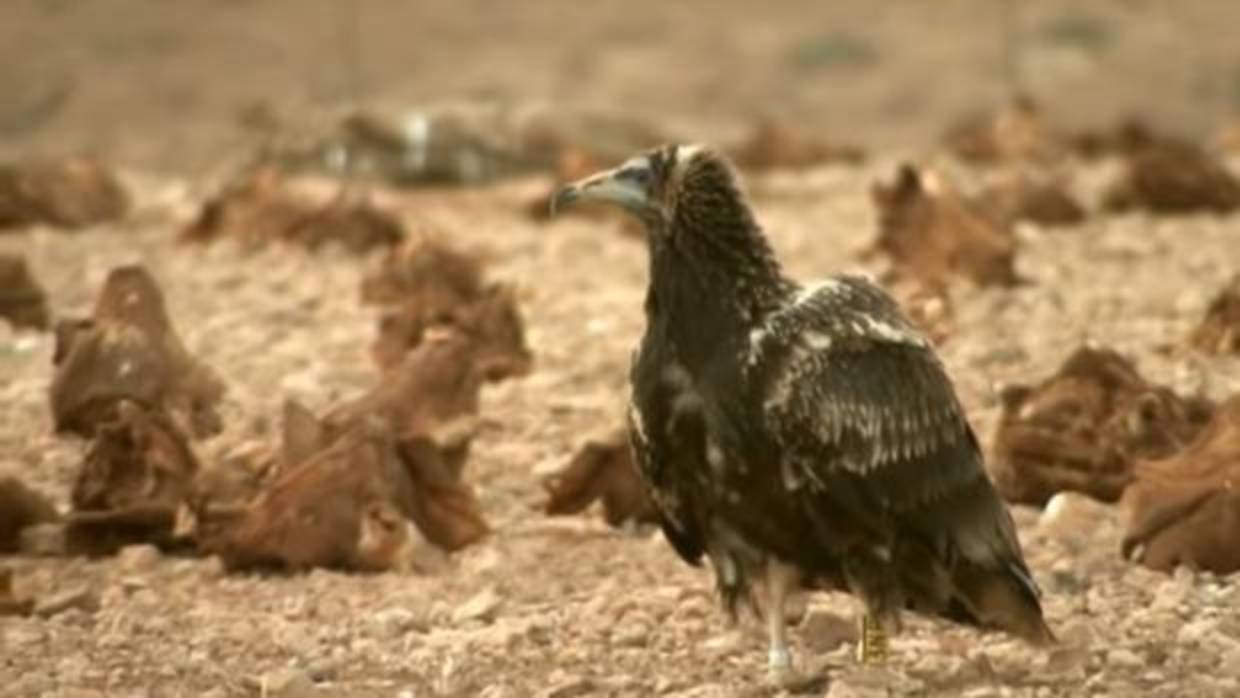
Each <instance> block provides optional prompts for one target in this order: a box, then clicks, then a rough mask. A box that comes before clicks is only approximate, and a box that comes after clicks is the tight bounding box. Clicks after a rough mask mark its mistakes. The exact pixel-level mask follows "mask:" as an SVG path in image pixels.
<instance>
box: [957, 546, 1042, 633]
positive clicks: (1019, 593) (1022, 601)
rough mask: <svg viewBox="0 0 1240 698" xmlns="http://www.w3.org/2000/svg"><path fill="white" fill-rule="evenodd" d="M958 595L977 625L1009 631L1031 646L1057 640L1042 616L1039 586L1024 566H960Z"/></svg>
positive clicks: (1016, 564) (1012, 564)
mask: <svg viewBox="0 0 1240 698" xmlns="http://www.w3.org/2000/svg"><path fill="white" fill-rule="evenodd" d="M953 581H954V586H955V588H956V592H957V598H958V599H959V600H960V602H961V604H962V605H963V606H965V608H967V609H968V610H969V612H970V615H972V616H973V620H975V621H976V622H977V624H978V625H981V626H983V627H989V628H996V629H999V630H1003V631H1005V632H1008V633H1010V634H1012V635H1015V636H1016V637H1019V638H1022V639H1024V640H1025V641H1027V642H1029V643H1031V644H1034V645H1050V644H1054V643H1055V642H1056V641H1057V640H1056V639H1055V634H1054V633H1053V632H1051V629H1050V627H1049V626H1047V624H1046V620H1045V619H1044V618H1043V617H1042V604H1041V603H1040V602H1039V601H1038V589H1037V586H1036V585H1035V584H1034V583H1033V580H1032V579H1031V578H1030V576H1029V574H1028V572H1027V571H1026V570H1025V569H1023V566H1022V565H1020V564H1018V563H1015V562H1009V563H1008V564H1007V565H1005V566H1003V567H1000V568H997V569H995V568H986V567H979V566H974V565H967V566H962V568H961V569H959V570H958V571H957V573H956V575H955V579H954V580H953Z"/></svg>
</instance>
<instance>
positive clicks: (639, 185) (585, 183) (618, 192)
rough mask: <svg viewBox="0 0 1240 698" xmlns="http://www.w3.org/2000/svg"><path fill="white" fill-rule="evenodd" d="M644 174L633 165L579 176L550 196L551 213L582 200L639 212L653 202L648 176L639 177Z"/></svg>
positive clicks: (553, 213)
mask: <svg viewBox="0 0 1240 698" xmlns="http://www.w3.org/2000/svg"><path fill="white" fill-rule="evenodd" d="M644 174H645V173H644V172H643V173H640V174H639V173H638V171H637V169H636V168H635V167H634V166H633V165H622V166H620V167H617V168H616V169H614V170H604V171H603V172H599V173H597V174H593V175H590V176H589V177H586V178H585V179H579V180H577V181H576V182H573V183H571V184H568V185H566V186H564V187H563V188H561V189H560V190H559V191H557V192H556V193H555V196H554V197H552V198H551V215H552V216H554V215H555V214H556V213H558V212H560V211H562V210H564V209H565V208H566V207H568V206H571V205H573V204H575V203H578V202H580V201H600V202H604V203H610V204H614V205H616V206H619V207H621V208H623V209H626V210H628V211H631V212H633V213H636V214H639V215H640V214H641V213H642V212H643V211H645V209H647V208H648V207H649V205H650V195H649V193H648V192H647V190H646V186H645V181H646V177H644V176H640V175H644Z"/></svg>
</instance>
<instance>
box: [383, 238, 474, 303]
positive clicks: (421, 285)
mask: <svg viewBox="0 0 1240 698" xmlns="http://www.w3.org/2000/svg"><path fill="white" fill-rule="evenodd" d="M483 287H484V284H483V273H482V261H481V260H480V259H479V258H478V257H477V256H475V255H469V254H465V253H464V252H460V251H458V250H456V249H453V248H452V247H451V246H449V245H446V244H444V243H443V242H440V241H439V240H436V239H435V238H433V237H422V238H417V239H414V240H410V241H409V242H407V243H405V244H404V245H401V246H400V247H398V248H395V249H392V250H389V251H388V252H387V254H385V255H384V256H383V258H382V259H381V260H380V262H379V264H378V266H376V267H375V268H374V269H373V270H371V271H370V272H369V273H368V274H366V276H365V277H364V278H363V279H362V302H363V303H368V304H373V305H390V304H395V303H403V302H405V301H408V300H411V299H417V298H421V297H423V296H441V297H443V298H445V299H447V300H448V301H449V302H466V301H469V300H472V299H474V298H477V297H478V296H479V295H480V294H481V293H482V289H483Z"/></svg>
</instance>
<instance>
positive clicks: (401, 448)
mask: <svg viewBox="0 0 1240 698" xmlns="http://www.w3.org/2000/svg"><path fill="white" fill-rule="evenodd" d="M481 385H482V376H481V375H479V374H478V372H477V369H476V362H475V360H474V357H473V355H472V349H471V345H470V344H469V343H468V342H467V341H466V340H465V339H464V338H463V337H461V336H460V335H459V334H456V333H452V332H447V333H442V332H440V333H432V334H431V336H429V337H428V338H427V340H426V341H425V342H424V343H422V344H421V345H420V346H419V347H418V348H417V349H416V350H414V351H412V352H410V353H409V354H408V355H407V356H406V357H405V359H404V361H403V362H402V363H401V364H400V366H399V367H398V368H397V369H395V370H394V371H392V372H391V373H389V375H388V376H387V378H386V379H385V380H384V381H383V382H382V383H381V384H379V385H378V386H376V388H375V389H374V390H372V391H371V392H370V393H369V394H367V395H365V396H362V397H361V398H358V399H356V400H353V401H350V402H347V403H345V404H343V405H340V406H339V407H336V408H334V409H332V410H329V412H328V414H327V415H326V416H325V417H324V418H322V419H318V418H316V417H315V416H314V415H313V414H311V413H310V412H309V411H308V410H306V409H305V408H303V407H301V406H300V405H297V404H296V403H289V404H287V405H286V407H285V416H284V420H285V421H284V430H283V433H284V439H283V445H282V451H281V453H280V455H279V456H278V457H277V456H274V455H272V454H271V453H270V452H269V451H268V452H263V451H258V452H257V453H253V454H251V457H250V458H245V457H241V458H238V459H236V461H231V460H225V461H223V462H221V463H220V464H217V465H215V466H213V467H211V468H209V469H207V470H206V471H205V472H204V474H203V476H202V477H200V478H198V480H197V481H196V483H195V493H194V497H193V503H192V505H191V508H192V510H193V513H194V515H195V517H196V519H197V536H198V540H199V544H200V547H201V548H202V549H203V550H204V551H207V552H218V553H220V554H221V556H223V557H224V559H225V561H226V563H227V564H228V565H229V566H230V567H232V568H248V567H267V566H275V567H280V568H286V569H304V568H306V567H312V566H325V567H339V568H344V569H359V570H380V569H394V568H401V567H404V566H406V565H407V564H408V560H409V556H410V555H411V554H412V552H411V550H412V548H411V546H413V545H414V544H415V543H416V541H417V540H418V538H419V537H424V538H425V539H426V540H428V541H430V542H431V543H433V544H434V545H436V546H438V547H440V548H442V549H444V550H448V551H452V550H457V549H459V548H461V547H464V546H466V545H469V544H470V543H473V542H475V541H476V540H478V539H479V538H481V537H482V536H483V535H485V534H486V533H487V531H488V528H487V525H486V522H485V520H484V519H483V518H482V515H481V513H480V509H479V506H478V503H477V500H476V498H475V497H474V494H473V490H472V488H470V487H469V486H468V485H467V484H466V483H465V482H463V480H462V477H461V476H462V470H463V469H464V465H465V461H466V459H467V457H468V453H469V446H470V442H471V441H472V439H473V437H474V435H475V433H476V432H477V418H476V413H477V410H478V392H479V389H480V387H481ZM410 524H412V525H413V526H415V527H416V528H415V529H409V525H410Z"/></svg>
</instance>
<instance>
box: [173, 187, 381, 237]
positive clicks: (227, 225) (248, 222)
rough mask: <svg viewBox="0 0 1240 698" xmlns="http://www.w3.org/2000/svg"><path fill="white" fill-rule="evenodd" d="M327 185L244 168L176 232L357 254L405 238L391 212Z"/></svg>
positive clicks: (184, 234)
mask: <svg viewBox="0 0 1240 698" xmlns="http://www.w3.org/2000/svg"><path fill="white" fill-rule="evenodd" d="M333 187H334V190H331V189H329V190H324V189H323V188H322V187H314V186H308V185H307V186H298V183H297V182H293V181H289V180H286V179H285V178H284V177H282V176H281V175H280V174H278V173H277V172H276V171H275V170H273V169H270V168H264V169H259V170H257V171H255V172H253V173H247V174H245V175H243V177H242V178H241V179H240V180H239V181H237V182H233V183H230V184H229V185H228V186H227V187H225V189H224V190H223V191H222V192H220V193H219V194H217V195H216V196H214V197H213V198H211V199H209V200H208V201H206V202H205V203H204V204H203V206H202V210H201V211H200V212H199V214H198V217H197V218H196V219H195V220H194V221H192V222H191V223H190V224H189V225H188V226H186V227H185V228H184V229H183V230H182V231H181V240H182V241H185V242H200V243H209V242H214V241H215V240H218V239H220V238H224V237H229V238H233V239H235V240H237V241H238V242H239V243H240V244H241V245H242V246H243V247H245V248H249V249H256V248H261V247H265V246H267V245H269V244H271V243H273V242H281V243H291V244H296V245H300V246H302V247H305V248H307V249H310V250H315V249H319V248H320V247H323V246H324V245H326V244H327V243H329V242H330V243H336V244H338V245H340V246H341V247H343V248H344V249H346V250H349V251H352V252H357V253H363V252H367V251H369V250H371V249H374V248H376V247H393V246H395V245H398V244H400V242H401V241H402V240H404V239H405V229H404V226H403V225H402V224H401V222H400V220H398V219H397V218H396V217H395V216H394V215H392V214H391V213H388V212H386V211H383V210H380V209H378V208H376V207H375V206H374V205H373V204H371V203H370V201H369V200H368V199H366V198H360V199H354V198H351V197H349V196H347V195H346V193H345V192H344V190H342V189H340V188H339V187H338V185H333Z"/></svg>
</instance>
